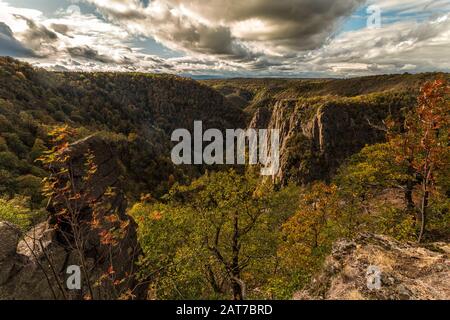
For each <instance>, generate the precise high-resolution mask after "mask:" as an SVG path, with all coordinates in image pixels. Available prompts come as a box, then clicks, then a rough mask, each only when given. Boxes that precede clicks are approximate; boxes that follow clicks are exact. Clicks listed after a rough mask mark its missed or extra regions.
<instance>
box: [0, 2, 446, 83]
mask: <svg viewBox="0 0 450 320" xmlns="http://www.w3.org/2000/svg"><path fill="white" fill-rule="evenodd" d="M377 9H379V10H380V14H381V21H380V26H379V27H377V25H376V24H374V22H376V21H377V20H376V19H375V20H374V19H373V17H376V12H377ZM373 12H375V15H374V16H372V18H371V15H372V13H373ZM368 21H369V26H368ZM0 55H8V56H13V57H17V58H19V59H22V60H26V61H28V62H31V63H33V64H35V65H37V66H41V67H45V68H48V69H53V70H85V71H88V70H117V71H145V72H168V73H176V74H182V75H193V76H196V75H197V76H198V75H209V76H286V77H288V76H295V77H328V76H333V77H347V76H356V75H367V74H380V73H393V72H411V73H414V72H423V71H436V70H439V71H450V62H449V58H448V57H449V56H450V0H0Z"/></svg>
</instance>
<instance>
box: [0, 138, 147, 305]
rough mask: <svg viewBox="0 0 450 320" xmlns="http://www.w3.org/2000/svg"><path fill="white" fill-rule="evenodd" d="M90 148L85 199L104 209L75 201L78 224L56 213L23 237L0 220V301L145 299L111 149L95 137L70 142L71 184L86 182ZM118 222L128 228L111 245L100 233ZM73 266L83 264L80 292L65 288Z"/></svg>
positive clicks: (133, 226) (132, 231)
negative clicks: (90, 170) (88, 165)
mask: <svg viewBox="0 0 450 320" xmlns="http://www.w3.org/2000/svg"><path fill="white" fill-rule="evenodd" d="M88 151H89V152H90V154H92V155H93V156H94V159H95V160H94V161H95V163H96V164H97V165H98V169H97V171H96V173H95V174H94V176H93V177H92V178H91V183H90V184H89V190H88V191H87V190H84V191H87V192H88V193H89V197H87V198H89V199H98V200H99V201H100V203H101V206H102V209H98V208H95V213H94V208H93V206H92V203H90V202H88V201H81V200H73V201H72V200H71V202H70V205H71V206H78V207H79V210H78V212H79V214H77V216H76V217H75V219H76V221H75V224H70V225H69V224H68V223H67V221H65V220H61V219H59V218H58V217H57V216H55V215H54V214H52V215H51V218H49V220H48V221H46V222H44V223H41V224H39V225H37V226H35V227H34V228H32V230H30V231H29V232H28V233H26V234H25V235H23V236H22V235H21V234H20V231H19V230H18V229H17V228H15V227H14V226H13V225H11V224H8V223H5V222H0V299H33V300H34V299H55V298H56V299H82V298H87V297H88V298H91V299H116V298H119V297H121V296H124V295H125V294H126V298H142V297H144V295H145V293H144V290H143V288H140V287H139V286H138V284H137V282H136V280H135V278H134V268H135V263H136V261H137V259H138V256H139V254H140V253H141V249H140V246H139V244H138V241H137V235H136V224H135V222H134V221H133V220H132V219H131V218H130V217H129V216H127V215H126V213H125V210H126V207H127V202H126V199H125V197H124V194H123V192H122V191H121V189H120V184H121V181H120V179H121V170H120V167H119V165H118V162H117V157H116V154H115V153H114V150H113V148H112V147H111V146H110V145H109V144H108V143H106V142H105V141H103V140H102V139H100V138H98V137H95V136H94V137H89V138H87V139H85V140H82V141H79V142H77V143H75V144H73V145H71V147H70V149H69V151H68V152H67V156H69V157H70V161H71V164H72V166H71V168H72V169H71V170H72V175H73V177H74V179H73V183H74V184H75V185H77V186H81V185H82V179H83V175H84V169H83V168H84V166H85V162H86V154H87V152H88ZM84 191H83V192H84ZM80 192H81V191H80ZM87 198H86V199H87ZM52 203H53V205H52V207H51V208H49V210H50V211H53V212H55V211H57V207H58V206H61V205H62V203H61V202H60V201H59V200H58V199H54V201H53V202H52ZM66 205H67V204H66ZM98 221H101V222H102V223H103V225H102V226H101V228H98V227H95V224H96V222H98ZM75 225H76V228H77V229H76V231H75V227H74V226H75ZM119 226H125V228H122V229H123V230H122V232H123V234H122V236H121V237H120V238H118V239H117V240H116V243H115V244H114V245H111V244H110V243H107V242H106V241H105V238H104V237H102V236H101V234H102V232H103V231H104V230H118V228H119ZM77 242H78V243H77ZM69 266H80V267H81V269H82V271H83V272H82V274H81V285H82V287H81V290H69V289H68V288H67V285H66V282H67V279H68V276H69V274H68V273H67V270H68V267H69Z"/></svg>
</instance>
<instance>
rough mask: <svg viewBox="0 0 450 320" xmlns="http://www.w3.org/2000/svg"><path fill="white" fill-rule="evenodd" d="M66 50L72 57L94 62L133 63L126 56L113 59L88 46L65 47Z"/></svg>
mask: <svg viewBox="0 0 450 320" xmlns="http://www.w3.org/2000/svg"><path fill="white" fill-rule="evenodd" d="M67 52H68V53H69V54H70V56H72V57H73V58H83V59H86V60H92V61H96V62H102V63H117V64H124V65H126V64H133V61H132V60H131V59H130V58H128V57H124V56H122V57H120V58H119V59H115V58H113V57H110V56H107V55H105V54H100V53H99V52H98V50H96V49H93V48H91V47H89V46H83V47H70V48H67Z"/></svg>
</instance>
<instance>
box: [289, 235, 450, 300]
mask: <svg viewBox="0 0 450 320" xmlns="http://www.w3.org/2000/svg"><path fill="white" fill-rule="evenodd" d="M449 254H450V246H449V244H446V243H435V244H428V245H426V246H421V245H417V244H415V243H406V244H405V243H401V242H398V241H396V240H393V239H391V238H389V237H386V236H378V235H371V234H364V235H361V236H360V237H359V238H358V239H356V240H355V241H345V240H343V241H338V242H337V243H336V244H335V245H334V248H333V252H332V254H331V255H330V256H329V257H328V258H327V260H326V262H325V265H324V268H323V271H322V272H321V273H320V274H319V275H318V276H317V277H316V278H315V279H314V280H313V281H312V283H311V284H310V286H309V287H308V288H307V289H306V290H304V291H302V292H299V293H297V294H296V295H295V297H294V299H298V300H311V299H313V300H322V299H326V300H355V299H357V300H360V299H363V300H373V299H375V300H419V299H420V300H422V299H423V300H448V299H450V259H449ZM376 277H378V279H377V278H376Z"/></svg>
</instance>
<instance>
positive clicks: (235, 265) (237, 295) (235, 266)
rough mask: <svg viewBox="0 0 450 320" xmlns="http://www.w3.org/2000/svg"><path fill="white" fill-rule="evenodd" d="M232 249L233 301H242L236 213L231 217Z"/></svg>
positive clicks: (237, 217) (237, 216)
mask: <svg viewBox="0 0 450 320" xmlns="http://www.w3.org/2000/svg"><path fill="white" fill-rule="evenodd" d="M233 220H234V221H233V228H234V230H233V247H232V256H233V261H232V262H231V276H232V277H231V285H232V288H233V300H243V296H242V286H241V284H240V283H239V279H240V278H241V270H240V268H239V251H240V250H239V214H238V213H237V212H236V213H235V214H234V217H233Z"/></svg>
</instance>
